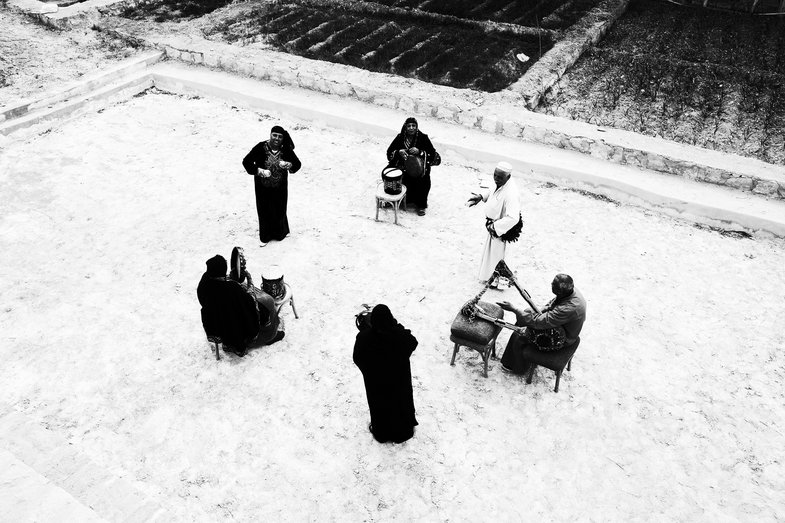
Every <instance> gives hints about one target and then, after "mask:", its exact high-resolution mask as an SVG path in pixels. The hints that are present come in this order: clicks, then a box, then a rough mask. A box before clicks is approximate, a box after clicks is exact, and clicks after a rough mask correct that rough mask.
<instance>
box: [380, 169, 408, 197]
mask: <svg viewBox="0 0 785 523" xmlns="http://www.w3.org/2000/svg"><path fill="white" fill-rule="evenodd" d="M382 180H384V192H386V193H387V194H401V187H402V186H403V171H401V170H400V169H398V168H397V167H385V168H384V169H382Z"/></svg>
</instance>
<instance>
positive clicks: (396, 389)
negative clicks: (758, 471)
mask: <svg viewBox="0 0 785 523" xmlns="http://www.w3.org/2000/svg"><path fill="white" fill-rule="evenodd" d="M416 347H417V338H415V337H414V336H412V333H411V331H409V329H406V328H404V326H403V325H401V324H399V323H398V322H397V321H396V320H395V318H394V317H393V315H392V313H391V312H390V309H389V308H388V307H387V306H386V305H381V304H380V305H377V306H376V307H374V308H373V311H372V312H371V327H370V328H369V329H366V330H362V331H360V332H359V333H358V334H357V340H356V341H355V344H354V363H355V364H356V365H357V367H358V368H359V369H360V371H361V372H362V374H363V380H364V381H365V394H366V396H367V398H368V407H369V409H370V411H371V424H370V425H369V427H368V428H369V429H370V431H371V433H372V434H373V437H374V438H376V441H378V442H380V443H385V442H388V441H393V442H395V443H403V442H404V441H406V440H408V439H409V438H411V437H412V436H413V435H414V427H415V425H417V418H415V415H414V412H415V411H414V398H413V395H412V370H411V366H410V364H409V357H410V356H411V355H412V352H414V349H415V348H416Z"/></svg>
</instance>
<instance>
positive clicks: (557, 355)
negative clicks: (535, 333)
mask: <svg viewBox="0 0 785 523" xmlns="http://www.w3.org/2000/svg"><path fill="white" fill-rule="evenodd" d="M580 343H581V339H580V338H578V339H577V340H575V343H573V344H572V345H569V346H567V347H564V348H562V349H559V350H554V351H541V350H539V349H537V348H536V347H535V346H533V345H532V344H530V343H527V344H526V345H525V346H524V348H523V360H524V361H525V362H526V363H529V364H531V368H530V369H529V373H528V374H527V376H526V383H531V382H532V378H533V377H534V369H535V367H537V365H539V366H540V367H546V368H548V369H551V370H552V371H554V372H555V373H556V387H554V389H553V392H559V380H561V374H562V372H563V371H564V368H565V367H566V368H567V370H568V371H569V370H570V364H571V363H572V357H573V355H574V354H575V351H576V350H578V345H580Z"/></svg>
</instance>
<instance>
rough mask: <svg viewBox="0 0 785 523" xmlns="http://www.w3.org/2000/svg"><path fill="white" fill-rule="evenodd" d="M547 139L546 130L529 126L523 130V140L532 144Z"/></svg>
mask: <svg viewBox="0 0 785 523" xmlns="http://www.w3.org/2000/svg"><path fill="white" fill-rule="evenodd" d="M544 137H545V129H543V128H542V127H538V126H536V125H529V126H526V127H524V128H523V129H521V138H523V139H524V140H527V141H530V142H540V141H541V140H542V139H543V138H544Z"/></svg>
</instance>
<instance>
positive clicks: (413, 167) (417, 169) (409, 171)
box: [403, 154, 425, 178]
mask: <svg viewBox="0 0 785 523" xmlns="http://www.w3.org/2000/svg"><path fill="white" fill-rule="evenodd" d="M403 171H404V172H405V173H406V175H407V176H410V177H412V178H421V177H422V176H423V175H424V174H425V158H421V157H420V156H415V155H413V154H412V155H409V156H408V157H407V158H406V160H405V161H404V162H403Z"/></svg>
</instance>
